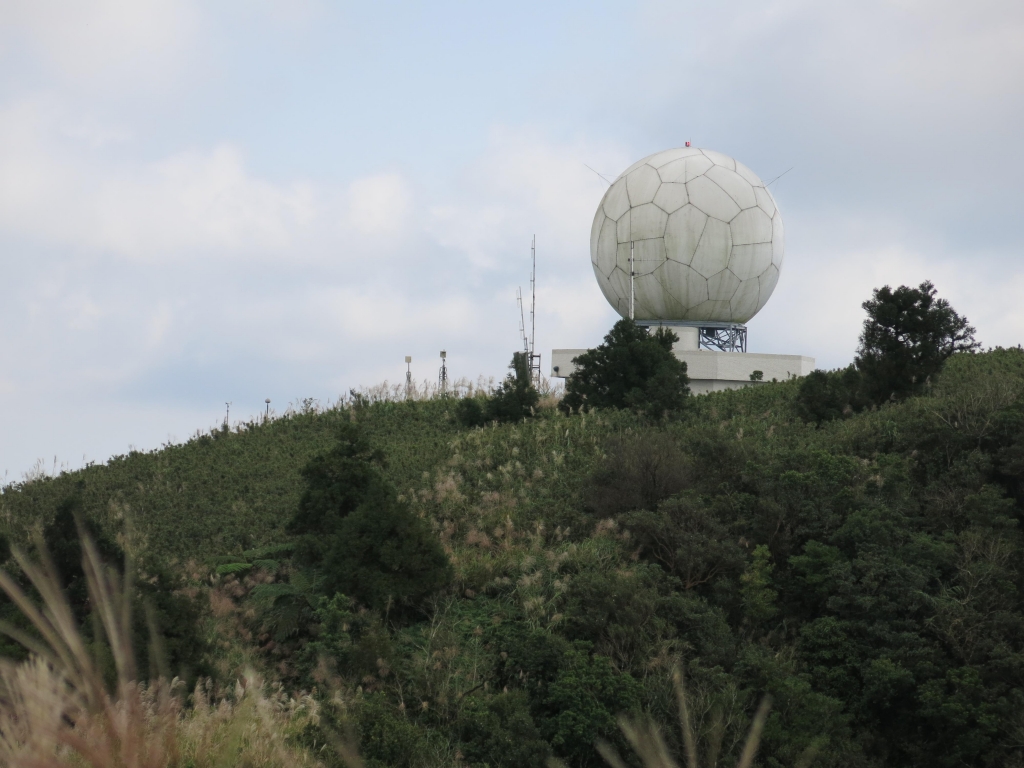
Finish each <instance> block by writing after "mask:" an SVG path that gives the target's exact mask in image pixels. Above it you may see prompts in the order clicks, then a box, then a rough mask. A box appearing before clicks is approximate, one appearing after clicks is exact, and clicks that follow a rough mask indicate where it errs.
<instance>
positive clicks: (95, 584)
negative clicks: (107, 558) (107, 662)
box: [0, 532, 318, 768]
mask: <svg viewBox="0 0 1024 768" xmlns="http://www.w3.org/2000/svg"><path fill="white" fill-rule="evenodd" d="M80 535H81V538H82V543H83V551H84V556H83V568H84V572H85V575H86V580H87V588H88V594H89V602H90V605H91V607H92V608H93V610H94V611H95V612H96V614H97V616H98V617H99V623H100V625H101V627H102V632H103V636H104V637H103V639H104V640H105V641H106V643H107V645H108V647H109V652H110V655H111V657H112V659H113V662H114V667H115V673H116V681H115V682H114V683H113V684H112V685H111V686H109V688H108V686H107V684H106V682H105V680H104V676H103V671H102V670H101V668H100V666H99V664H98V661H97V659H96V658H94V656H93V652H92V649H90V647H89V644H88V643H87V642H86V640H85V638H84V637H83V635H82V632H81V630H80V628H79V627H78V625H77V623H76V621H75V618H74V613H73V612H72V610H71V606H70V605H69V604H68V601H67V598H66V596H65V595H64V592H63V590H62V588H61V582H60V580H59V578H58V576H57V573H56V569H55V568H54V566H53V563H52V561H51V559H50V558H49V556H48V555H47V553H46V551H45V547H43V546H42V544H41V542H40V543H39V552H40V562H39V563H35V562H32V561H31V560H30V559H29V558H28V557H26V556H25V555H24V553H22V552H20V551H16V550H15V551H14V553H13V554H14V557H15V560H16V562H17V563H18V565H19V566H20V567H21V569H22V571H23V572H24V574H25V576H26V578H27V579H28V581H29V582H30V583H31V585H32V587H33V588H34V589H35V590H36V592H38V594H39V596H40V597H41V599H42V605H41V606H39V607H37V606H36V605H35V603H34V602H33V601H32V600H31V599H30V598H29V596H28V595H26V593H25V591H24V590H23V589H22V587H21V586H20V585H19V584H18V582H17V581H16V580H15V579H13V578H11V576H9V575H8V574H6V573H4V572H3V571H0V588H2V589H3V590H4V592H5V593H6V594H7V596H8V597H9V598H10V599H11V600H12V601H13V602H14V604H15V605H16V606H17V607H18V608H19V610H20V611H21V612H22V614H23V615H24V616H25V618H26V619H28V621H29V622H30V623H31V625H32V626H33V627H34V628H35V630H36V632H38V635H39V637H38V638H37V637H35V636H33V635H31V634H30V633H27V632H25V631H23V630H21V629H19V628H17V627H13V626H9V625H5V626H0V631H3V632H5V633H6V634H8V635H9V636H10V637H12V638H14V639H15V640H17V641H18V642H20V643H22V644H23V645H25V647H26V648H28V649H29V651H30V652H31V656H30V657H29V659H28V660H27V661H24V662H21V663H13V662H11V661H9V660H2V661H0V765H3V766H9V767H10V768H71V767H72V766H74V767H75V768H81V767H82V766H87V767H88V768H171V767H172V766H178V765H188V766H190V768H215V767H217V768H219V767H222V766H223V767H226V766H233V765H245V766H247V767H251V768H263V767H266V768H278V767H280V768H285V767H286V766H287V767H288V768H291V767H292V766H296V767H297V768H303V767H304V766H314V765H317V764H318V763H317V762H316V761H315V760H314V759H313V758H312V757H311V756H310V755H309V754H308V753H307V752H306V751H305V750H302V749H298V748H295V747H293V746H291V745H290V743H289V737H290V736H291V735H292V733H293V732H295V730H296V729H300V728H301V727H302V726H303V725H304V724H305V723H307V722H310V721H315V720H316V718H317V717H318V715H317V705H316V702H315V701H313V700H312V699H311V698H309V697H301V698H300V700H298V701H296V700H295V699H293V698H290V697H288V696H287V695H285V694H284V693H283V691H281V690H280V688H278V689H277V690H276V691H273V692H272V693H271V694H270V695H267V694H266V693H265V692H264V687H265V686H264V684H263V681H262V680H260V679H259V678H258V677H257V676H255V675H252V674H249V675H247V676H246V677H245V679H244V681H240V682H239V683H238V684H237V685H236V688H235V691H234V695H233V696H232V697H230V698H223V699H220V700H217V701H214V700H213V698H211V696H210V685H209V683H208V682H207V685H206V687H205V688H203V687H202V686H197V689H196V693H195V694H194V697H193V701H194V707H193V708H192V709H190V710H183V709H182V706H181V698H180V697H179V695H178V689H179V688H180V682H179V681H177V680H176V679H175V680H170V681H168V680H167V679H166V678H165V677H161V678H158V679H157V680H155V681H153V682H150V683H149V684H143V683H140V682H139V681H138V679H137V675H136V668H135V656H134V653H133V649H132V641H131V638H132V605H131V594H132V589H131V580H130V577H121V576H120V575H119V574H118V573H117V572H116V571H115V570H114V569H112V568H110V567H108V566H106V565H105V564H104V563H103V562H102V561H101V559H100V557H99V554H98V551H97V549H96V547H95V545H94V543H93V542H92V540H91V539H90V538H89V537H88V536H86V535H84V534H81V532H80ZM129 572H130V571H129ZM97 642H99V638H97ZM94 645H95V643H94Z"/></svg>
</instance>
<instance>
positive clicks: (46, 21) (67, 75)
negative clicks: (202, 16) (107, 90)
mask: <svg viewBox="0 0 1024 768" xmlns="http://www.w3.org/2000/svg"><path fill="white" fill-rule="evenodd" d="M4 20H5V24H4V25H3V29H4V30H5V31H4V32H3V33H0V39H3V40H5V41H6V42H7V44H8V46H9V47H13V46H14V45H15V44H19V43H20V44H21V45H22V46H26V47H28V48H29V49H31V50H33V51H34V53H35V54H36V55H37V56H40V57H41V58H42V59H43V60H44V61H45V62H46V64H47V65H48V66H49V67H50V68H52V69H53V70H54V71H56V72H57V73H59V75H60V76H61V77H62V78H64V79H66V80H71V81H76V82H83V81H97V80H98V78H100V77H101V76H102V77H103V78H105V81H106V85H110V84H113V83H116V82H121V83H123V82H125V81H134V82H140V81H146V82H148V83H149V84H150V85H152V84H153V78H154V77H156V76H159V75H161V74H163V73H165V72H167V71H168V70H175V69H177V68H178V66H179V64H180V61H181V58H182V55H183V53H184V52H185V51H186V50H187V48H188V45H189V43H190V42H192V41H193V40H194V39H195V36H196V34H197V33H198V28H199V17H198V13H197V9H196V7H195V5H194V4H193V3H192V2H189V1H188V0H87V1H86V2H73V3H66V2H61V1H60V0H7V2H6V3H5V4H4Z"/></svg>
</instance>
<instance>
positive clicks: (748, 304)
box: [590, 147, 784, 323]
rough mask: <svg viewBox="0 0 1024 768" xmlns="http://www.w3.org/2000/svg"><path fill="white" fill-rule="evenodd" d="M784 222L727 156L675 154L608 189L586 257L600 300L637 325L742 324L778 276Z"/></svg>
mask: <svg viewBox="0 0 1024 768" xmlns="http://www.w3.org/2000/svg"><path fill="white" fill-rule="evenodd" d="M783 240H784V234H783V228H782V215H781V214H780V213H779V209H778V207H777V206H776V205H775V198H773V197H772V193H771V192H769V191H768V189H767V188H766V187H765V185H764V182H763V181H761V179H759V178H758V176H757V174H755V173H754V172H753V171H751V170H750V169H749V168H747V167H746V166H745V165H743V164H742V163H738V162H736V161H735V160H733V159H732V158H731V157H728V156H726V155H723V154H721V153H720V152H713V151H711V150H709V149H698V148H697V147H680V148H679V149H667V150H665V151H664V152H658V153H657V154H654V155H651V156H650V157H645V158H644V159H643V160H641V161H639V162H638V163H634V164H633V165H631V166H630V167H629V168H627V169H626V170H625V172H624V173H623V174H622V175H621V176H619V178H618V179H616V180H615V183H614V184H612V185H611V187H610V188H609V189H608V191H607V192H606V193H605V196H604V199H603V200H601V205H600V206H599V207H598V209H597V215H596V216H595V217H594V227H593V229H592V230H591V235H590V256H591V260H592V261H593V264H594V274H595V275H596V276H597V282H598V283H599V284H600V286H601V290H602V291H603V292H604V295H605V298H606V299H608V301H609V302H610V303H611V305H612V306H613V307H614V308H615V310H616V311H617V312H618V313H619V314H620V315H622V316H623V317H629V293H630V288H629V254H630V243H632V248H633V265H634V266H633V268H634V272H635V273H636V274H635V276H634V318H635V319H636V320H641V321H642V320H662V321H691V322H693V321H712V322H725V323H746V322H747V321H748V320H750V318H752V317H753V316H754V315H756V314H757V313H758V312H759V311H760V310H761V307H763V306H764V305H765V303H766V302H767V301H768V298H769V297H770V296H771V295H772V291H773V290H775V284H776V283H777V282H778V280H779V271H780V270H781V269H782V255H783Z"/></svg>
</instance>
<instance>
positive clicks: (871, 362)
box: [856, 281, 980, 403]
mask: <svg viewBox="0 0 1024 768" xmlns="http://www.w3.org/2000/svg"><path fill="white" fill-rule="evenodd" d="M935 293H936V291H935V287H934V286H933V285H932V284H931V283H930V282H928V281H925V282H923V283H921V285H920V286H918V287H917V288H910V287H908V286H905V285H901V286H900V287H899V288H896V289H895V290H893V289H891V288H890V287H889V286H887V285H886V286H883V287H882V288H877V289H875V291H874V294H873V295H872V297H871V298H870V299H869V300H867V301H865V302H864V304H863V305H862V306H863V307H864V309H865V311H866V312H867V313H868V316H867V319H866V320H865V321H864V330H863V331H862V333H861V336H860V347H859V348H858V350H857V357H856V365H857V369H858V370H859V371H860V373H861V376H862V379H863V381H862V385H863V387H864V392H865V394H866V396H867V397H868V398H870V399H871V400H872V401H873V402H876V403H883V402H886V401H887V400H899V399H902V398H904V397H907V396H908V395H913V394H917V393H918V392H920V391H921V390H922V389H923V388H924V387H925V386H926V384H927V383H928V382H929V381H930V380H931V378H932V377H934V376H935V374H937V373H938V372H939V370H940V369H941V368H942V364H943V363H944V362H946V360H947V359H948V358H949V357H950V356H951V355H953V354H954V353H956V352H970V351H973V350H975V349H977V348H978V347H979V346H980V345H979V344H978V343H977V342H976V341H975V340H974V328H972V327H971V326H970V325H969V324H968V322H967V318H965V317H961V316H960V315H958V314H957V313H956V312H955V311H954V310H953V308H952V307H951V306H950V305H949V302H948V301H946V300H945V299H938V298H936V297H935Z"/></svg>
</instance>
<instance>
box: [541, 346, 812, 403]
mask: <svg viewBox="0 0 1024 768" xmlns="http://www.w3.org/2000/svg"><path fill="white" fill-rule="evenodd" d="M680 346H682V345H681V344H677V345H676V348H675V349H674V350H673V351H674V352H675V355H676V357H678V358H679V359H680V360H682V361H683V362H684V363H686V371H687V374H688V375H689V377H690V391H691V392H693V394H695V395H702V394H705V393H707V392H717V391H719V390H723V389H740V388H741V387H749V386H751V385H752V384H756V383H757V382H752V381H751V380H750V374H751V373H753V372H754V371H761V372H762V373H763V374H764V376H763V379H762V380H763V381H771V380H772V379H776V380H778V381H785V380H786V379H788V378H789V377H790V376H806V375H807V374H808V373H810V372H811V371H813V370H814V358H813V357H805V356H803V355H764V354H760V353H757V352H711V351H708V350H706V349H701V350H696V351H683V350H680V349H679V347H680ZM586 351H587V350H585V349H554V350H552V351H551V375H552V376H553V377H556V378H565V377H567V376H569V375H571V374H572V372H573V371H574V370H576V366H575V365H573V363H572V359H573V358H574V357H577V356H579V355H582V354H583V353H584V352H586Z"/></svg>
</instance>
